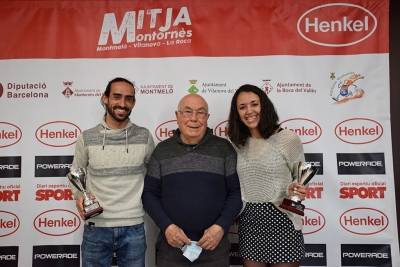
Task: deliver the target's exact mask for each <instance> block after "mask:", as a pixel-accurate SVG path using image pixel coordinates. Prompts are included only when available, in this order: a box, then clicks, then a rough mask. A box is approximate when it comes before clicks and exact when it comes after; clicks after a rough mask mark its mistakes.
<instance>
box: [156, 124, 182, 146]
mask: <svg viewBox="0 0 400 267" xmlns="http://www.w3.org/2000/svg"><path fill="white" fill-rule="evenodd" d="M176 128H178V125H177V121H176V120H171V121H166V122H164V123H161V124H160V126H158V127H157V129H156V131H155V135H156V137H157V139H158V141H160V142H161V141H163V140H165V139H167V138H169V137H171V136H172V135H173V133H172V130H175V129H176Z"/></svg>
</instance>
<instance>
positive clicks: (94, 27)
mask: <svg viewBox="0 0 400 267" xmlns="http://www.w3.org/2000/svg"><path fill="white" fill-rule="evenodd" d="M0 18H1V20H0V34H1V36H2V41H1V42H0V59H13V58H110V57H112V58H128V57H143V58H147V57H149V58H152V57H167V56H168V57H181V56H211V57H214V56H215V57H224V56H262V55H300V56H301V55H346V54H368V53H388V51H389V44H388V40H389V35H388V32H389V26H388V23H389V0H376V1H365V0H353V1H326V0H313V1H297V0H270V1H262V0H252V1H239V0H219V1H212V0H201V1H200V0H193V1H183V0H169V1H3V2H2V5H1V7H0ZM254 22H257V23H254ZM260 22H261V23H260Z"/></svg>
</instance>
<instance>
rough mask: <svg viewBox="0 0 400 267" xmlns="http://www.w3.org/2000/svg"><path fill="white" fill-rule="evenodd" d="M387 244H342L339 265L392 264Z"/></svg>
mask: <svg viewBox="0 0 400 267" xmlns="http://www.w3.org/2000/svg"><path fill="white" fill-rule="evenodd" d="M390 251H391V249H390V245H388V244H342V245H341V265H340V266H353V267H354V266H363V267H365V266H392V254H391V252H390Z"/></svg>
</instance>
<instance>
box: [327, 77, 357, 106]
mask: <svg viewBox="0 0 400 267" xmlns="http://www.w3.org/2000/svg"><path fill="white" fill-rule="evenodd" d="M360 79H364V76H362V75H361V74H355V73H354V72H348V73H345V74H343V75H341V76H339V77H337V78H336V80H335V82H334V83H333V84H332V86H331V90H330V94H329V95H330V96H331V97H332V99H333V100H334V103H333V104H344V103H347V102H349V101H353V100H356V99H360V98H362V97H363V96H364V94H365V91H364V89H362V88H361V87H359V85H357V84H361V85H362V83H361V82H360Z"/></svg>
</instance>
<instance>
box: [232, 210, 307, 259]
mask: <svg viewBox="0 0 400 267" xmlns="http://www.w3.org/2000/svg"><path fill="white" fill-rule="evenodd" d="M239 256H240V257H242V258H244V259H247V260H252V261H260V262H266V263H287V262H296V261H300V260H302V259H303V258H304V256H305V249H304V239H303V234H302V232H301V231H296V230H295V229H294V226H293V223H292V221H291V220H290V219H289V218H288V217H287V216H286V214H285V213H283V212H282V211H280V210H279V209H277V208H276V207H275V206H274V205H273V204H271V203H246V207H245V209H244V210H243V212H242V213H241V214H240V216H239Z"/></svg>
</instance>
